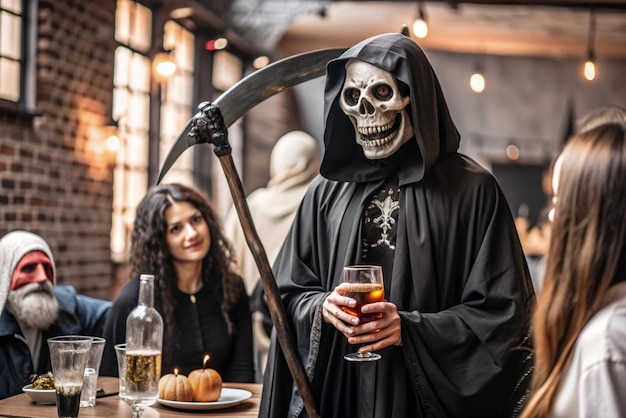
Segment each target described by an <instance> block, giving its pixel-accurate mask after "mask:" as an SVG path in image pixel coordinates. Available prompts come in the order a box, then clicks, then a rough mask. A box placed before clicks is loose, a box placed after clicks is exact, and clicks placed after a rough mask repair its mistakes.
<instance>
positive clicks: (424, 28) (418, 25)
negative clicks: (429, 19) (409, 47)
mask: <svg viewBox="0 0 626 418" xmlns="http://www.w3.org/2000/svg"><path fill="white" fill-rule="evenodd" d="M413 33H414V34H415V36H417V37H418V38H425V37H426V35H428V24H427V23H426V21H425V20H424V19H422V18H417V19H415V22H413Z"/></svg>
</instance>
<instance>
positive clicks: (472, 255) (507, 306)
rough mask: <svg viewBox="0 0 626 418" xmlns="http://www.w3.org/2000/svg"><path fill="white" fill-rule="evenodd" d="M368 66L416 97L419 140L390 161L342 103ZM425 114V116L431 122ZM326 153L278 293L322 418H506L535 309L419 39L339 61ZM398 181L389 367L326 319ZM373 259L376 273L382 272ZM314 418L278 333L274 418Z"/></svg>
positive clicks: (507, 217) (385, 357)
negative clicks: (379, 196)
mask: <svg viewBox="0 0 626 418" xmlns="http://www.w3.org/2000/svg"><path fill="white" fill-rule="evenodd" d="M354 57H359V58H361V59H363V60H365V61H368V62H370V63H372V64H375V65H379V66H381V67H383V68H385V69H387V70H388V71H390V72H393V73H394V75H396V77H397V78H398V79H399V80H400V81H402V82H404V83H405V84H407V85H408V86H409V87H410V88H411V97H412V104H411V106H412V118H413V126H414V127H415V131H416V133H415V139H416V140H410V141H409V142H407V143H406V144H405V145H403V147H402V148H401V149H400V150H399V151H398V152H397V153H396V154H395V155H394V156H392V157H390V158H388V159H386V160H373V161H370V160H367V159H366V158H365V157H364V156H363V155H362V151H360V147H359V146H358V145H357V144H356V143H355V140H354V131H353V128H352V124H351V123H350V122H349V120H348V119H347V117H345V115H343V113H341V110H340V109H338V106H337V94H338V93H339V91H340V90H341V85H342V84H343V67H344V65H345V62H346V60H347V59H349V58H354ZM417 110H420V111H421V114H420V113H419V112H417ZM326 123H327V126H326V132H325V142H326V154H325V156H324V161H323V163H322V175H323V176H324V177H318V178H317V179H316V180H315V181H314V182H313V183H312V185H311V187H310V189H309V190H308V192H307V194H306V196H305V198H304V200H303V203H302V205H301V207H300V210H299V212H298V215H297V216H296V219H295V221H294V224H293V227H292V230H291V232H290V234H289V236H288V238H287V240H286V242H285V244H284V246H283V248H282V250H281V252H280V254H279V256H278V258H277V260H276V263H275V265H274V271H275V275H276V280H277V283H278V287H279V289H280V292H281V296H282V299H283V302H284V304H285V307H286V310H287V314H288V317H289V318H290V319H291V322H292V327H293V330H294V334H295V339H296V347H297V351H298V354H299V357H300V359H301V361H302V364H303V365H305V370H306V373H307V375H308V378H309V380H310V382H311V389H312V391H313V396H314V398H315V401H316V406H317V408H318V411H319V412H320V415H321V416H322V417H324V418H328V417H364V416H368V417H381V418H382V417H394V418H402V417H422V416H424V417H425V416H428V417H436V418H442V417H448V416H453V417H490V416H492V417H502V416H507V415H506V414H507V413H505V412H503V411H504V408H505V404H506V403H507V402H509V400H510V398H511V394H512V392H514V390H515V389H516V385H517V384H518V382H519V381H520V378H521V377H522V375H523V374H524V373H526V371H527V370H526V367H522V366H524V365H523V364H522V366H520V362H521V359H523V358H527V354H526V352H523V351H521V350H515V348H517V347H518V346H519V344H520V343H521V341H522V340H524V338H525V337H526V336H527V332H528V321H529V310H530V306H531V304H532V302H533V300H534V294H533V291H532V284H531V281H530V276H529V274H528V269H527V267H526V264H525V260H524V256H523V253H522V250H521V246H520V243H519V239H518V237H517V233H516V230H515V226H514V223H513V219H512V216H511V213H510V210H509V207H508V205H507V202H506V200H505V198H504V195H503V193H502V191H501V189H500V188H499V186H498V183H497V182H496V180H495V179H494V177H493V176H492V175H491V174H490V173H489V172H488V171H486V170H485V169H483V168H482V167H481V166H479V165H478V164H477V163H475V162H474V161H472V160H471V159H469V158H467V157H465V156H462V155H460V154H458V153H457V152H456V149H457V147H458V140H459V138H458V133H457V131H456V129H455V127H454V124H453V123H452V120H451V118H450V116H449V114H448V110H447V107H446V104H445V101H444V99H443V94H442V93H441V90H440V87H439V85H438V82H437V80H436V77H435V75H434V73H433V72H432V69H431V68H430V64H429V63H428V61H427V60H426V58H425V56H424V55H423V52H422V51H421V50H420V49H419V47H418V46H417V45H416V44H415V43H414V42H413V41H412V40H410V39H409V38H406V37H404V36H402V35H396V34H387V35H381V36H378V37H374V38H371V39H369V40H366V41H364V42H362V43H361V44H359V45H357V46H355V47H354V48H352V49H350V50H348V51H347V52H346V53H345V54H344V55H342V57H340V58H339V59H338V60H336V61H333V62H331V63H329V65H328V78H327V85H326ZM391 175H397V177H398V187H399V192H398V204H399V209H398V213H397V226H396V230H395V233H396V236H395V248H394V254H393V263H392V270H391V271H392V273H391V274H389V273H388V272H386V273H385V298H386V300H388V301H390V302H393V303H394V304H395V305H396V306H397V307H398V312H399V314H400V317H401V321H402V323H401V327H402V346H401V347H397V346H392V347H388V348H386V349H384V350H382V351H380V354H382V359H381V360H380V361H378V362H374V363H369V364H362V363H351V362H347V361H345V360H344V359H343V355H344V354H346V353H348V352H353V351H354V349H355V347H354V346H351V345H350V344H348V342H347V340H346V338H345V337H344V336H343V335H342V334H341V333H339V332H338V331H337V330H336V329H335V328H334V327H333V326H331V325H329V324H326V323H324V322H323V320H322V315H321V308H322V303H323V301H324V299H325V298H326V297H327V296H328V294H329V292H331V291H332V290H333V289H334V288H335V287H336V286H337V285H338V284H339V283H340V281H341V273H342V269H343V267H344V266H346V265H349V264H356V263H358V262H360V261H362V259H361V257H362V254H363V248H362V244H363V242H364V241H363V239H362V236H363V230H362V228H363V222H362V219H361V216H362V214H363V213H364V210H365V206H366V205H367V204H368V203H369V202H370V200H371V196H372V194H373V193H375V192H377V191H379V190H380V188H381V187H382V185H383V184H384V182H385V181H386V180H387V179H388V178H389V176H391ZM374 261H375V260H371V259H370V260H369V261H368V262H367V264H382V261H381V262H378V263H376V262H374ZM304 415H306V411H305V410H304V407H303V402H302V399H301V397H300V396H299V394H298V393H297V391H296V388H295V385H293V380H292V379H291V376H290V374H289V371H288V368H287V366H286V362H285V360H284V356H283V355H282V352H281V350H280V347H279V346H278V344H277V343H276V340H275V336H274V338H273V341H272V346H271V348H270V357H269V361H268V365H267V369H266V372H265V381H264V388H263V396H262V402H261V412H260V415H259V416H262V417H285V416H289V417H291V416H304Z"/></svg>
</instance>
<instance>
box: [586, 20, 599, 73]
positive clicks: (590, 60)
mask: <svg viewBox="0 0 626 418" xmlns="http://www.w3.org/2000/svg"><path fill="white" fill-rule="evenodd" d="M595 35H596V14H595V12H594V10H593V9H591V12H590V14H589V38H588V40H587V61H585V65H584V67H583V75H584V76H585V79H586V80H587V81H593V80H595V79H596V76H597V74H596V54H595V46H594V44H595Z"/></svg>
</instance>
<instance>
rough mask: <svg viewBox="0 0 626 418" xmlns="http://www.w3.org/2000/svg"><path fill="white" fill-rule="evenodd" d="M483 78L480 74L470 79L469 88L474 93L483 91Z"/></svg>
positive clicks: (473, 75)
mask: <svg viewBox="0 0 626 418" xmlns="http://www.w3.org/2000/svg"><path fill="white" fill-rule="evenodd" d="M485 87H486V83H485V77H483V75H482V74H481V73H478V72H477V73H474V74H472V76H471V77H470V88H471V89H472V91H473V92H475V93H482V92H483V91H484V90H485Z"/></svg>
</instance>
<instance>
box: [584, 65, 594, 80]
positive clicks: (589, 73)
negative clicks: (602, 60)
mask: <svg viewBox="0 0 626 418" xmlns="http://www.w3.org/2000/svg"><path fill="white" fill-rule="evenodd" d="M583 73H584V74H585V78H586V79H587V80H589V81H593V80H595V78H596V64H595V63H594V62H593V61H591V60H589V61H587V62H585V69H584V70H583Z"/></svg>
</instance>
